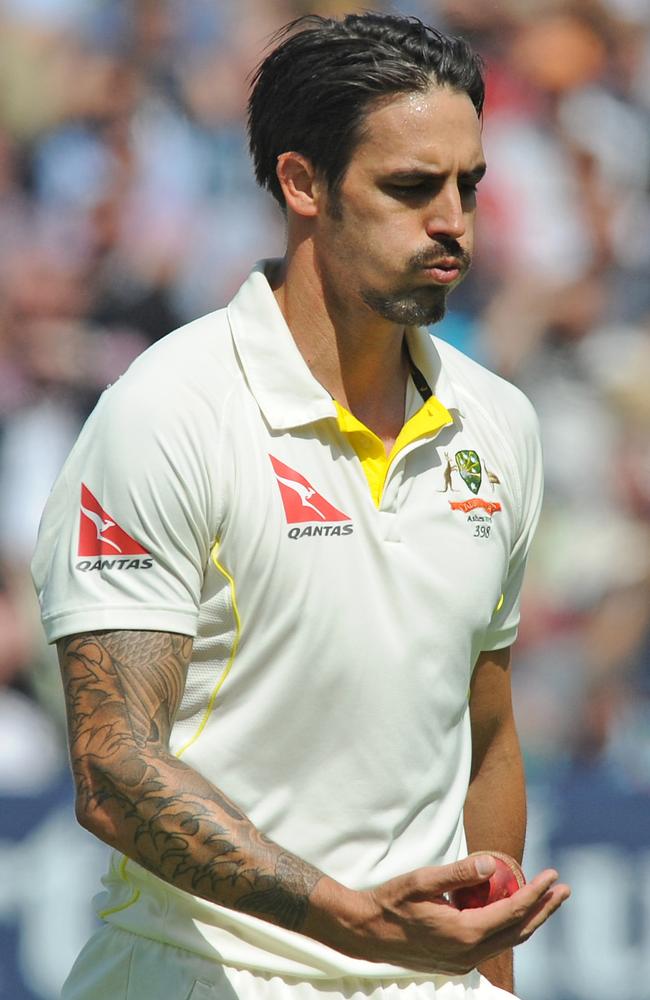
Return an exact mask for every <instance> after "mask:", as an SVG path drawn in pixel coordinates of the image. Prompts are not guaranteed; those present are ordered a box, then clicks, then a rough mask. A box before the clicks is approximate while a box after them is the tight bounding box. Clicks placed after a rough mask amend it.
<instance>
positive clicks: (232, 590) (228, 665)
mask: <svg viewBox="0 0 650 1000" xmlns="http://www.w3.org/2000/svg"><path fill="white" fill-rule="evenodd" d="M218 551H219V542H216V544H215V545H214V547H213V549H212V552H211V553H210V558H211V559H212V562H213V563H214V565H215V566H216V567H217V569H218V570H219V572H220V573H221V575H222V576H224V577H225V578H226V580H227V581H228V586H229V587H230V599H231V603H232V613H233V617H234V619H235V638H234V639H233V643H232V648H231V650H230V656H229V657H228V662H227V663H226V665H225V667H224V668H223V670H222V672H221V676H220V677H219V679H218V681H217V683H216V685H215V687H214V689H213V691H212V693H211V695H210V700H209V701H208V704H207V706H206V709H205V712H204V714H203V718H202V719H201V722H200V723H199V726H198V729H197V730H196V732H195V733H194V735H193V736H191V737H190V738H189V740H187V742H186V743H184V744H183V746H182V747H181V748H180V750H177V751H176V757H178V758H180V757H182V755H183V754H184V753H185V751H186V750H187V749H189V747H191V746H192V744H193V743H196V741H197V740H198V738H199V736H200V735H201V733H202V732H203V730H204V729H205V726H206V723H207V721H208V719H209V718H210V716H211V715H212V710H213V708H214V705H215V702H216V700H217V695H218V694H219V692H220V691H221V688H222V687H223V684H224V681H225V680H226V677H227V676H228V674H229V673H230V669H231V667H232V665H233V662H234V659H235V656H236V655H237V650H238V648H239V640H240V637H241V618H240V616H239V608H238V607H237V594H236V591H235V581H234V580H233V578H232V576H231V575H230V573H229V572H228V570H227V569H226V568H225V567H224V566H222V565H221V563H220V562H219V560H218V559H217V553H218Z"/></svg>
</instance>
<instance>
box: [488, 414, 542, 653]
mask: <svg viewBox="0 0 650 1000" xmlns="http://www.w3.org/2000/svg"><path fill="white" fill-rule="evenodd" d="M510 430H511V433H512V435H513V443H514V450H515V461H516V471H517V480H518V483H519V501H520V502H519V512H518V513H519V517H518V531H517V533H516V535H515V539H514V544H513V546H512V549H511V552H510V558H509V560H508V568H507V573H506V578H505V580H504V583H503V588H502V594H501V597H500V600H499V603H498V604H497V607H496V609H495V611H494V614H493V616H492V620H491V622H490V624H489V626H488V628H487V630H486V634H485V639H484V642H483V649H484V650H486V651H488V650H496V649H504V648H505V647H506V646H510V645H512V643H513V642H514V641H515V639H516V638H517V632H518V628H519V619H520V605H521V590H522V585H523V580H524V573H525V569H526V561H527V559H528V553H529V551H530V547H531V544H532V542H533V538H534V535H535V530H536V528H537V522H538V521H539V515H540V511H541V508H542V499H543V491H544V471H543V462H542V449H541V443H540V434H539V424H538V420H537V415H536V414H535V411H534V410H533V407H532V405H531V404H530V402H529V401H528V400H527V399H526V397H525V396H523V394H518V409H517V414H516V416H515V418H514V419H513V421H512V427H511V428H510Z"/></svg>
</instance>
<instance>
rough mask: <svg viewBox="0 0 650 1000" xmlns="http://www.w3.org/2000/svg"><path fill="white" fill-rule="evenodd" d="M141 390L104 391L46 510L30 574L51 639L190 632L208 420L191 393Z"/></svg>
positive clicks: (207, 513) (206, 523)
mask: <svg viewBox="0 0 650 1000" xmlns="http://www.w3.org/2000/svg"><path fill="white" fill-rule="evenodd" d="M151 382H152V380H151V379H149V380H144V384H145V386H148V385H150V384H151ZM142 384H143V380H141V379H140V380H139V379H137V378H129V377H128V375H127V376H124V377H123V378H122V379H120V380H119V381H118V383H116V385H115V386H113V387H112V388H110V389H108V390H106V392H105V393H104V394H103V396H102V398H101V400H100V402H99V403H98V405H97V407H96V409H95V411H94V412H93V413H92V414H91V416H90V418H89V419H88V421H87V423H86V425H85V427H84V428H83V430H82V432H81V435H80V437H79V439H78V441H77V443H76V445H75V447H74V449H73V451H72V452H71V454H70V456H69V458H68V460H67V462H66V464H65V466H64V468H63V471H62V473H61V475H60V477H59V479H58V481H57V482H56V484H55V486H54V488H53V490H52V493H51V496H50V498H49V501H48V503H47V506H46V509H45V512H44V514H43V518H42V521H41V526H40V529H39V538H38V544H37V548H36V552H35V555H34V559H33V562H32V575H33V578H34V582H35V585H36V589H37V592H38V596H39V600H40V604H41V611H42V619H43V625H44V628H45V633H46V636H47V639H48V641H49V642H54V641H55V640H56V639H58V638H61V637H62V636H65V635H71V634H74V633H77V632H80V631H87V630H99V629H152V630H160V631H169V632H180V633H182V634H185V635H194V634H195V633H196V627H197V620H198V611H199V606H200V598H201V589H202V585H203V578H204V568H205V565H206V563H207V560H208V558H209V554H210V549H211V546H212V544H213V541H214V538H215V534H216V530H217V527H216V526H217V522H218V514H217V512H216V509H215V499H214V493H215V490H214V483H213V481H212V468H213V467H214V466H215V465H216V462H217V459H216V449H217V444H216V442H217V432H216V426H215V422H216V421H215V417H214V413H213V411H212V410H211V409H210V407H209V406H207V405H206V403H205V401H204V400H203V399H201V398H193V397H192V393H191V389H190V390H188V389H187V388H185V390H184V395H183V396H182V397H181V398H179V397H178V394H175V395H174V394H173V393H171V392H170V391H167V390H166V389H165V387H164V386H161V385H155V383H154V387H153V389H152V388H149V389H148V390H147V391H144V392H143V391H142V388H141V386H142ZM168 388H169V387H168ZM206 441H208V442H209V447H210V448H211V449H212V450H213V452H214V461H212V462H211V461H210V456H208V455H206V447H207V446H206Z"/></svg>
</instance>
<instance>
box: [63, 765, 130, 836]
mask: <svg viewBox="0 0 650 1000" xmlns="http://www.w3.org/2000/svg"><path fill="white" fill-rule="evenodd" d="M75 779H76V781H75V783H76V795H75V803H74V812H75V818H76V820H77V823H78V824H79V826H81V827H83V829H84V830H87V831H88V832H89V833H92V834H93V836H95V837H97V838H98V839H99V840H102V841H103V842H104V843H106V844H108V845H109V846H110V847H119V842H118V840H119V838H118V831H117V827H118V824H117V822H116V820H117V801H116V796H115V793H114V792H113V793H112V794H111V791H110V790H109V788H108V787H107V785H108V784H109V779H108V776H107V775H102V776H101V778H100V776H99V775H97V774H92V773H86V774H83V775H80V774H79V773H76V774H75Z"/></svg>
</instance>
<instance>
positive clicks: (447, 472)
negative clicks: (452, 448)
mask: <svg viewBox="0 0 650 1000" xmlns="http://www.w3.org/2000/svg"><path fill="white" fill-rule="evenodd" d="M445 458H446V459H447V464H446V466H445V471H444V477H445V478H444V483H445V485H444V489H442V490H438V493H446V492H447V490H451V491H452V492H453V493H456V492H458V491H457V490H456V488H455V487H454V485H453V483H452V481H451V474H452V472H458V466H457V465H452V464H451V459H450V457H449V452H448V451H446V452H445Z"/></svg>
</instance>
